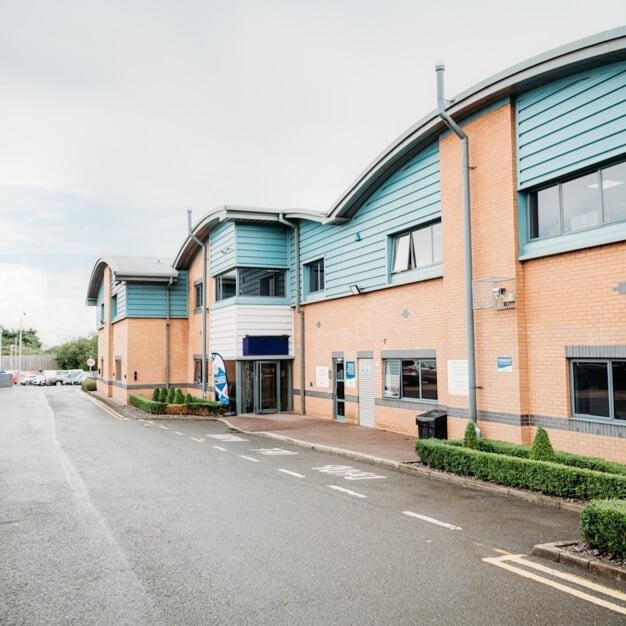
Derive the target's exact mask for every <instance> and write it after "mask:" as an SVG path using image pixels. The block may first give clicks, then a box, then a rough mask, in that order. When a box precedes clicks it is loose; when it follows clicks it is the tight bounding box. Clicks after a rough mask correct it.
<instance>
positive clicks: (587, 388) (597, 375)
mask: <svg viewBox="0 0 626 626" xmlns="http://www.w3.org/2000/svg"><path fill="white" fill-rule="evenodd" d="M571 378H572V399H573V402H572V404H573V414H574V415H581V416H589V415H591V416H594V417H604V418H609V419H617V420H626V361H618V360H611V359H598V360H584V361H576V360H573V361H572V362H571Z"/></svg>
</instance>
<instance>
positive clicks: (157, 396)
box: [152, 387, 161, 402]
mask: <svg viewBox="0 0 626 626" xmlns="http://www.w3.org/2000/svg"><path fill="white" fill-rule="evenodd" d="M160 399H161V390H160V389H159V388H158V387H155V388H154V391H153V392H152V401H153V402H158V401H159V400H160Z"/></svg>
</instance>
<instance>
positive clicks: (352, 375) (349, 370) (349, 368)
mask: <svg viewBox="0 0 626 626" xmlns="http://www.w3.org/2000/svg"><path fill="white" fill-rule="evenodd" d="M345 376H346V387H356V364H355V362H354V361H346V373H345Z"/></svg>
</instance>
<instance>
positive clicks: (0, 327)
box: [0, 326, 4, 370]
mask: <svg viewBox="0 0 626 626" xmlns="http://www.w3.org/2000/svg"><path fill="white" fill-rule="evenodd" d="M3 334H4V327H3V326H0V370H1V369H2V335H3Z"/></svg>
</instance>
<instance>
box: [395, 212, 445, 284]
mask: <svg viewBox="0 0 626 626" xmlns="http://www.w3.org/2000/svg"><path fill="white" fill-rule="evenodd" d="M436 263H441V221H438V222H433V223H431V224H427V225H426V226H421V227H420V228H416V229H415V230H412V231H409V232H407V233H401V234H399V235H396V236H395V237H394V238H393V264H392V266H391V272H392V273H393V274H397V273H399V272H407V271H409V270H414V269H418V268H421V267H428V266H430V265H435V264H436Z"/></svg>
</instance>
